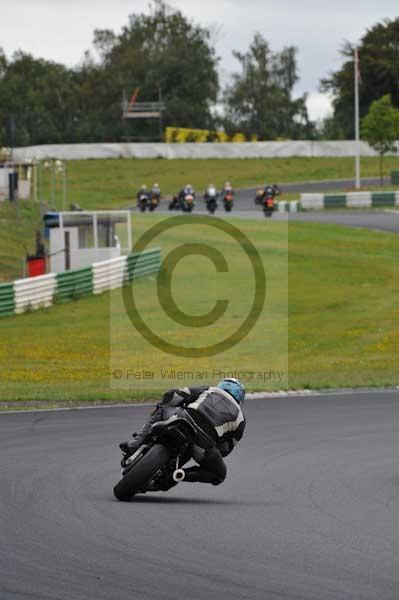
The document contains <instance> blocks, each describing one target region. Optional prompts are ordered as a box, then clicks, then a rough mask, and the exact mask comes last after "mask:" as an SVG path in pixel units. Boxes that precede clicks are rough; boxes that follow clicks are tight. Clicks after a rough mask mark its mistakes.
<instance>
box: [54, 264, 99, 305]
mask: <svg viewBox="0 0 399 600" xmlns="http://www.w3.org/2000/svg"><path fill="white" fill-rule="evenodd" d="M92 293H93V271H92V267H86V268H85V269H76V270H75V271H66V272H65V273H58V274H57V289H56V298H57V300H60V301H61V302H65V301H67V300H73V299H76V298H79V297H80V296H86V295H87V294H92Z"/></svg>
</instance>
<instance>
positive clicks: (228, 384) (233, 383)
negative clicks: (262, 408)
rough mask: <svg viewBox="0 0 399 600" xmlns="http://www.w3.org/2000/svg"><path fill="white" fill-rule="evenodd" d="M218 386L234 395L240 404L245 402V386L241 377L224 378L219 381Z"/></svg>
mask: <svg viewBox="0 0 399 600" xmlns="http://www.w3.org/2000/svg"><path fill="white" fill-rule="evenodd" d="M218 388H219V389H221V390H224V391H225V392H227V393H228V394H230V395H231V396H233V398H234V400H236V401H237V402H238V404H242V403H243V402H244V398H245V386H244V384H243V383H241V381H240V380H239V379H234V378H233V377H229V378H227V379H222V381H220V382H219V383H218Z"/></svg>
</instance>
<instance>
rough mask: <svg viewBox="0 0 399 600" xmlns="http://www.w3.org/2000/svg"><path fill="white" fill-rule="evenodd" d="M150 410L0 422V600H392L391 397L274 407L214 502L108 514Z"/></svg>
mask: <svg viewBox="0 0 399 600" xmlns="http://www.w3.org/2000/svg"><path fill="white" fill-rule="evenodd" d="M147 412H148V407H147V408H145V407H139V408H137V407H130V408H128V407H126V408H110V409H92V410H81V411H79V410H73V411H67V412H63V411H57V412H37V413H23V414H22V413H20V414H0V455H1V465H0V481H1V486H0V507H1V508H0V598H1V599H2V600H39V599H40V600H42V599H46V600H124V599H125V598H126V599H132V600H176V599H184V598H189V599H190V600H220V599H221V598H228V599H229V600H282V599H284V600H300V599H302V600H305V599H306V600H321V599H323V600H341V599H342V600H350V599H353V600H355V599H356V600H377V599H378V600H397V599H398V597H399V451H398V440H399V391H397V392H388V391H387V392H370V393H361V394H360V393H357V394H354V393H352V394H348V395H334V394H332V395H325V396H315V397H289V398H272V399H270V398H269V399H267V400H252V401H248V402H247V405H246V412H247V417H248V428H247V433H246V436H245V438H244V440H243V441H242V442H241V444H240V446H239V447H238V448H237V450H236V451H235V453H234V454H233V455H232V457H231V458H230V459H229V473H228V479H227V480H226V482H225V484H224V485H222V486H220V487H212V486H205V485H201V484H184V483H183V484H180V485H179V486H178V487H176V488H175V489H174V490H173V491H171V492H169V493H167V494H158V495H157V494H153V495H148V496H147V495H145V496H142V497H139V498H138V499H137V500H136V501H133V502H131V503H119V502H118V501H116V500H114V498H113V496H112V487H113V484H114V483H115V480H116V479H117V478H118V459H119V451H118V449H117V448H116V442H117V441H120V440H122V439H124V438H125V436H126V435H127V433H128V432H130V431H132V430H134V429H136V428H137V427H138V426H139V425H140V424H141V423H142V422H143V420H144V418H145V415H146V413H147Z"/></svg>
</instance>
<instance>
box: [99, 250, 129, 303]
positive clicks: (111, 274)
mask: <svg viewBox="0 0 399 600" xmlns="http://www.w3.org/2000/svg"><path fill="white" fill-rule="evenodd" d="M126 260H127V257H126V256H119V257H118V258H113V259H111V260H106V261H102V262H98V263H94V264H93V267H92V270H93V294H101V293H102V292H105V291H106V290H113V289H116V288H119V287H122V283H123V275H124V272H125V266H126Z"/></svg>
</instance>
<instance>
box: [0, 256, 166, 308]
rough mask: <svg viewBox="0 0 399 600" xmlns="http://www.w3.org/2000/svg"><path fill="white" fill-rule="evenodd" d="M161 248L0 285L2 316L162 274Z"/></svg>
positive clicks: (100, 291) (97, 292) (99, 292)
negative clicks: (160, 272) (82, 267)
mask: <svg viewBox="0 0 399 600" xmlns="http://www.w3.org/2000/svg"><path fill="white" fill-rule="evenodd" d="M160 267H161V249H160V248H151V249H150V250H145V251H144V252H141V253H137V254H130V255H129V256H120V257H118V258H112V259H110V260H105V261H102V262H98V263H95V264H94V265H92V266H91V267H87V268H84V269H77V270H75V271H66V272H65V273H58V274H56V273H49V274H48V275H41V276H39V277H29V278H27V279H18V280H17V281H14V282H13V283H2V284H0V317H5V316H9V315H13V314H20V313H23V312H25V311H26V310H29V309H38V308H42V307H47V306H51V305H52V304H53V303H54V301H58V300H59V301H61V302H66V301H68V300H74V299H77V298H80V297H81V296H85V295H88V294H93V293H94V294H101V293H102V292H105V291H107V290H113V289H115V288H118V287H122V285H123V284H124V283H127V282H128V281H132V280H134V279H139V278H140V277H146V276H147V275H151V274H152V273H158V271H159V269H160Z"/></svg>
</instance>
